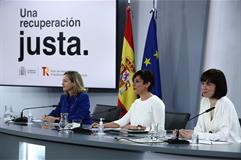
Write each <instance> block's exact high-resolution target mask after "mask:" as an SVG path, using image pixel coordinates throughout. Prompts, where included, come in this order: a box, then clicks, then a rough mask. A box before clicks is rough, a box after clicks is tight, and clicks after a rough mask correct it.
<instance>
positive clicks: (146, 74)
mask: <svg viewBox="0 0 241 160" xmlns="http://www.w3.org/2000/svg"><path fill="white" fill-rule="evenodd" d="M137 76H140V77H141V79H142V80H143V83H144V84H146V83H148V82H150V86H149V87H148V91H151V88H152V86H153V83H154V78H153V74H152V73H151V72H150V71H148V70H144V71H143V70H139V71H137V72H136V73H135V74H134V76H133V78H132V81H133V82H134V79H135V78H136V77H137Z"/></svg>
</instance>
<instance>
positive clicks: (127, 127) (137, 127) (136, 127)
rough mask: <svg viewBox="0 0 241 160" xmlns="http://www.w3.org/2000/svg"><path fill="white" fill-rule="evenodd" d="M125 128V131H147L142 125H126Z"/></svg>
mask: <svg viewBox="0 0 241 160" xmlns="http://www.w3.org/2000/svg"><path fill="white" fill-rule="evenodd" d="M124 128H125V129H139V130H145V129H146V127H144V126H141V125H137V126H134V125H130V124H128V125H126V126H125V127H124Z"/></svg>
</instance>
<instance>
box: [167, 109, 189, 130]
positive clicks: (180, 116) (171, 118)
mask: <svg viewBox="0 0 241 160" xmlns="http://www.w3.org/2000/svg"><path fill="white" fill-rule="evenodd" d="M189 117H190V113H177V112H166V114H165V129H166V130H174V129H182V128H185V127H186V124H187V121H188V120H189Z"/></svg>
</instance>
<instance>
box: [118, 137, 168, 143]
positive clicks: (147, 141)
mask: <svg viewBox="0 0 241 160" xmlns="http://www.w3.org/2000/svg"><path fill="white" fill-rule="evenodd" d="M115 139H117V140H126V141H130V142H135V143H163V142H164V140H163V139H157V140H155V141H154V140H151V139H150V138H148V137H145V138H135V139H133V138H125V137H115Z"/></svg>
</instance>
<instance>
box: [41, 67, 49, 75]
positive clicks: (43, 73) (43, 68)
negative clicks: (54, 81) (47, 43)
mask: <svg viewBox="0 0 241 160" xmlns="http://www.w3.org/2000/svg"><path fill="white" fill-rule="evenodd" d="M42 75H43V76H49V68H48V67H42Z"/></svg>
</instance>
